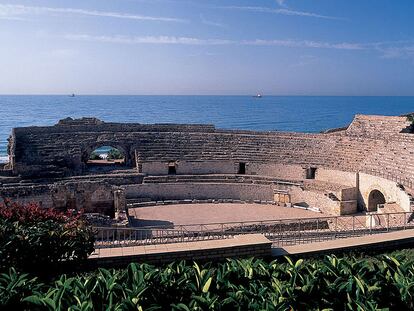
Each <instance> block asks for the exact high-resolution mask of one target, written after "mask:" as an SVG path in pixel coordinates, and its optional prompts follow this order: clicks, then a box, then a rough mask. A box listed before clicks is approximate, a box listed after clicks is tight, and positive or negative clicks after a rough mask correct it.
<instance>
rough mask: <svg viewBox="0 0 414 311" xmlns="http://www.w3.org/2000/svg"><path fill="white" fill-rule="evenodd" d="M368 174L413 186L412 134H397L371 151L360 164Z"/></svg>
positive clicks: (413, 137) (413, 140) (413, 158)
mask: <svg viewBox="0 0 414 311" xmlns="http://www.w3.org/2000/svg"><path fill="white" fill-rule="evenodd" d="M361 170H362V171H363V172H366V173H368V174H373V175H378V176H381V177H384V178H386V179H390V180H393V181H396V182H400V183H402V184H403V185H405V186H406V187H409V188H413V187H414V134H399V135H398V136H395V137H393V140H389V141H388V142H387V143H386V144H384V145H383V147H382V148H379V149H377V151H376V152H374V153H372V154H371V155H370V156H369V157H367V158H366V160H365V161H364V162H363V164H362V166H361Z"/></svg>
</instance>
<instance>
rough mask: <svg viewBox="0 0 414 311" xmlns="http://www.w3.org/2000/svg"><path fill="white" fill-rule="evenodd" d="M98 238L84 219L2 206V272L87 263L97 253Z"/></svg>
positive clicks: (28, 207) (36, 208)
mask: <svg viewBox="0 0 414 311" xmlns="http://www.w3.org/2000/svg"><path fill="white" fill-rule="evenodd" d="M93 247H94V234H93V231H92V228H91V227H89V226H88V225H87V224H86V223H85V222H84V221H83V220H82V219H81V215H80V214H77V215H70V214H64V213H61V212H57V211H55V210H52V209H42V208H40V207H39V206H38V205H36V204H27V205H21V204H16V203H10V202H6V203H5V204H0V269H1V270H4V269H8V268H9V267H15V268H18V269H22V270H26V271H31V270H39V269H50V268H53V266H55V265H57V264H59V263H61V262H63V261H65V262H68V261H83V260H85V259H86V258H87V256H88V255H89V254H90V253H91V252H92V251H93Z"/></svg>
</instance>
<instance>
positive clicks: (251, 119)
mask: <svg viewBox="0 0 414 311" xmlns="http://www.w3.org/2000/svg"><path fill="white" fill-rule="evenodd" d="M412 111H414V97H299V96H287V97H279V96H264V97H263V98H261V99H256V98H252V97H249V96H76V97H68V96H0V161H1V159H4V156H5V155H6V147H7V141H6V139H7V137H8V135H9V134H10V130H11V128H13V127H20V126H29V125H53V124H55V123H56V122H57V121H58V120H59V119H62V118H66V117H69V116H70V117H85V116H95V117H98V118H100V119H102V120H104V121H115V122H138V123H168V122H174V123H212V124H214V125H216V126H217V127H218V128H226V129H251V130H283V131H304V132H319V131H321V130H325V129H329V128H334V127H341V126H345V125H347V124H348V123H349V122H351V120H352V118H353V116H354V115H355V114H356V113H364V114H383V115H400V114H403V113H408V112H412Z"/></svg>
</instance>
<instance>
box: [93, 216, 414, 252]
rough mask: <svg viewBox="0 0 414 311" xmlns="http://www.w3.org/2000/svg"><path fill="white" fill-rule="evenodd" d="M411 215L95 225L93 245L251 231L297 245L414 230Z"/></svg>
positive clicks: (209, 237)
mask: <svg viewBox="0 0 414 311" xmlns="http://www.w3.org/2000/svg"><path fill="white" fill-rule="evenodd" d="M413 218H414V217H413V213H412V212H399V213H387V214H377V213H370V214H359V215H349V216H330V217H318V218H301V219H278V220H268V221H244V222H228V223H211V224H194V225H178V226H172V227H168V226H157V227H141V228H113V227H98V228H95V230H96V242H95V248H96V249H97V250H99V249H101V248H109V247H127V246H142V245H157V244H166V243H180V242H193V241H206V240H219V239H227V238H232V237H234V236H236V235H240V234H253V233H260V234H263V235H264V236H266V237H267V238H268V239H269V240H271V241H272V242H273V245H274V246H284V245H297V244H307V243H313V242H321V241H327V240H334V239H340V238H348V237H359V236H364V235H371V234H378V233H384V232H390V231H396V230H406V229H414V221H412V220H413Z"/></svg>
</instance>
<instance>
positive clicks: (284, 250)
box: [272, 230, 414, 257]
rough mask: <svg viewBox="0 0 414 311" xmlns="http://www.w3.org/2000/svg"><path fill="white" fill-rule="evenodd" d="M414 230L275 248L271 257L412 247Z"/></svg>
mask: <svg viewBox="0 0 414 311" xmlns="http://www.w3.org/2000/svg"><path fill="white" fill-rule="evenodd" d="M413 245H414V230H403V231H395V232H389V233H380V234H373V235H366V236H362V237H355V238H346V239H336V240H330V241H325V242H315V243H309V244H298V245H293V246H284V247H275V248H273V249H272V256H273V257H279V256H300V257H306V256H312V255H321V254H330V253H340V252H343V251H367V250H385V249H394V248H400V249H401V248H404V247H413Z"/></svg>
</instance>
